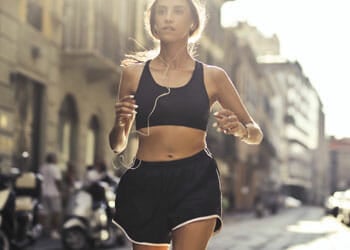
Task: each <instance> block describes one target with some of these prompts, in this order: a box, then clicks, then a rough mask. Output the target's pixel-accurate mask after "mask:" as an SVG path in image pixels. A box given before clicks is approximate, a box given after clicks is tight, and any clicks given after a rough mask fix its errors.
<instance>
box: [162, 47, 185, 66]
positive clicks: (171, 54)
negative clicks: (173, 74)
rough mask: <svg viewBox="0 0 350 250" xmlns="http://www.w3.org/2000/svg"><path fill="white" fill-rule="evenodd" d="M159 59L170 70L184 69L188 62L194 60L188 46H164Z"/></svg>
mask: <svg viewBox="0 0 350 250" xmlns="http://www.w3.org/2000/svg"><path fill="white" fill-rule="evenodd" d="M158 58H159V59H160V62H161V63H162V64H164V66H167V67H169V68H180V67H183V66H185V65H186V62H188V61H190V60H192V57H191V56H190V54H189V53H188V50H187V44H181V45H175V44H166V45H165V44H162V45H161V49H160V52H159V55H158Z"/></svg>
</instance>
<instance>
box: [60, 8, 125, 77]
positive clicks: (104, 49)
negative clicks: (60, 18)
mask: <svg viewBox="0 0 350 250" xmlns="http://www.w3.org/2000/svg"><path fill="white" fill-rule="evenodd" d="M68 16H69V15H68ZM63 34H64V35H63V52H62V65H63V68H64V69H67V68H68V69H72V68H79V69H83V70H84V72H85V76H86V79H87V81H88V82H95V81H98V80H100V79H103V78H106V77H107V78H108V77H110V76H111V75H114V74H115V73H117V72H118V70H119V67H118V65H119V61H120V58H121V55H120V52H119V51H120V39H121V37H120V34H119V32H118V29H117V27H116V25H115V24H114V23H113V21H112V20H111V19H110V18H109V17H108V16H102V15H99V16H98V17H95V18H93V20H92V21H91V20H90V22H89V21H88V20H86V19H85V16H78V17H75V16H71V17H69V18H67V19H66V20H65V25H64V32H63Z"/></svg>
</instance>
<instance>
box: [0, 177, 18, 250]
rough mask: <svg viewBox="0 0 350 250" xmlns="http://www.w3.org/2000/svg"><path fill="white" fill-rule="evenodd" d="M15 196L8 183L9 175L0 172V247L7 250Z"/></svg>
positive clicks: (10, 234)
mask: <svg viewBox="0 0 350 250" xmlns="http://www.w3.org/2000/svg"><path fill="white" fill-rule="evenodd" d="M14 204H15V198H14V193H13V191H12V189H11V186H10V185H9V177H8V176H6V175H3V174H2V173H1V174H0V249H2V250H9V249H10V240H11V237H12V233H13V230H14V224H13V211H14V206H15V205H14Z"/></svg>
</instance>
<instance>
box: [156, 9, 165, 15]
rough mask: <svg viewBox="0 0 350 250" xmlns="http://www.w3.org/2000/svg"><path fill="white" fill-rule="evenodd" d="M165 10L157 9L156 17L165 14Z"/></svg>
mask: <svg viewBox="0 0 350 250" xmlns="http://www.w3.org/2000/svg"><path fill="white" fill-rule="evenodd" d="M165 12H166V11H165V9H158V10H157V15H164V14H165Z"/></svg>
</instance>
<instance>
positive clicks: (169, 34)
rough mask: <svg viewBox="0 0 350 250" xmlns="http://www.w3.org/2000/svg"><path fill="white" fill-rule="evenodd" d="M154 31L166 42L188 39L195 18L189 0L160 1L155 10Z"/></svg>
mask: <svg viewBox="0 0 350 250" xmlns="http://www.w3.org/2000/svg"><path fill="white" fill-rule="evenodd" d="M154 21H155V23H154V30H155V31H156V35H157V38H158V39H159V40H161V41H164V42H171V41H176V40H179V39H186V41H187V39H188V37H189V33H190V30H191V26H192V25H193V18H192V15H191V9H190V6H189V5H188V2H187V0H175V1H174V0H158V1H157V3H156V5H155V9H154Z"/></svg>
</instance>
